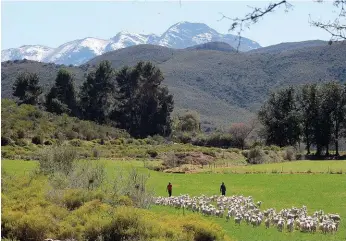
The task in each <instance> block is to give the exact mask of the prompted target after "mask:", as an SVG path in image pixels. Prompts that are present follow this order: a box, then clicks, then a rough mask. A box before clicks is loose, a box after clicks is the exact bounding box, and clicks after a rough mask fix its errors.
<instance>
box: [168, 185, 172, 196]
mask: <svg viewBox="0 0 346 241" xmlns="http://www.w3.org/2000/svg"><path fill="white" fill-rule="evenodd" d="M167 192H168V195H169V196H172V184H171V183H170V182H169V183H168V185H167Z"/></svg>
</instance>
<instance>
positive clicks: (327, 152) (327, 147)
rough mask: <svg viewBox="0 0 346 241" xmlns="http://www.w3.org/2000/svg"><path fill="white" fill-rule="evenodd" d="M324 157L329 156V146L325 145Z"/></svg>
mask: <svg viewBox="0 0 346 241" xmlns="http://www.w3.org/2000/svg"><path fill="white" fill-rule="evenodd" d="M326 156H329V144H327V145H326Z"/></svg>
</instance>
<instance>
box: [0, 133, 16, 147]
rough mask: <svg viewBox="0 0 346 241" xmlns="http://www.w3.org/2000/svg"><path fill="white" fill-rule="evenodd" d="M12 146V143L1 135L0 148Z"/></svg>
mask: <svg viewBox="0 0 346 241" xmlns="http://www.w3.org/2000/svg"><path fill="white" fill-rule="evenodd" d="M13 144H14V141H13V140H12V139H11V138H9V137H7V136H3V135H1V146H8V145H13Z"/></svg>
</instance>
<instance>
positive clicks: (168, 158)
mask: <svg viewBox="0 0 346 241" xmlns="http://www.w3.org/2000/svg"><path fill="white" fill-rule="evenodd" d="M160 158H161V159H162V160H163V166H165V167H166V168H174V167H179V166H181V165H184V164H190V165H208V164H209V163H212V162H214V161H215V157H213V156H211V155H208V154H205V153H202V152H184V153H174V152H170V153H164V154H162V155H161V156H160Z"/></svg>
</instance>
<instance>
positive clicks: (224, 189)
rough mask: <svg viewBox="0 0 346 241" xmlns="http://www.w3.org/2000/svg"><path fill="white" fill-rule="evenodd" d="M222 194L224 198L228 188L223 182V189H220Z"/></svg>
mask: <svg viewBox="0 0 346 241" xmlns="http://www.w3.org/2000/svg"><path fill="white" fill-rule="evenodd" d="M220 192H221V193H222V196H225V195H226V186H225V183H223V182H222V184H221V187H220Z"/></svg>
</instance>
